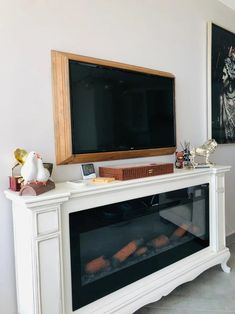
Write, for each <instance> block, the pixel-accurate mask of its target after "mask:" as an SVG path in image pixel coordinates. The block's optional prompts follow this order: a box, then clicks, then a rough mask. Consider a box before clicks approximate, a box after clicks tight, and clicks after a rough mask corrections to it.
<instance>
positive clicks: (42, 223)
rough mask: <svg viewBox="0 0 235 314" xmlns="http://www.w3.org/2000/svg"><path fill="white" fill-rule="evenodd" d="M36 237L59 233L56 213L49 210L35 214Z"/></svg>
mask: <svg viewBox="0 0 235 314" xmlns="http://www.w3.org/2000/svg"><path fill="white" fill-rule="evenodd" d="M36 215H37V217H36V225H37V236H42V235H45V234H48V233H53V232H57V231H59V218H58V211H57V210H56V209H55V210H49V211H45V212H39V213H36Z"/></svg>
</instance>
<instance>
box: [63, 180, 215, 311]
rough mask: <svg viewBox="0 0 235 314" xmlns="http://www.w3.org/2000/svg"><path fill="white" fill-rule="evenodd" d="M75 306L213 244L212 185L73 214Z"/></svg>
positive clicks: (78, 306) (72, 270) (72, 257)
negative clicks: (211, 237) (210, 189)
mask: <svg viewBox="0 0 235 314" xmlns="http://www.w3.org/2000/svg"><path fill="white" fill-rule="evenodd" d="M69 224H70V251H71V277H72V303H73V310H76V309H78V308H80V307H82V306H84V305H86V304H88V303H90V302H92V301H94V300H96V299H99V298H101V297H103V296H104V295H107V294H109V293H111V292H113V291H115V290H117V289H119V288H121V287H123V286H125V285H128V284H130V283H132V282H134V281H136V280H138V279H140V278H143V277H145V276H147V275H149V274H151V273H153V272H155V271H157V270H159V269H161V268H164V267H166V266H168V265H170V264H172V263H174V262H176V261H178V260H180V259H182V258H184V257H186V256H188V255H191V254H192V253H195V252H197V251H199V250H201V249H203V248H205V247H207V246H208V245H209V185H208V184H201V185H197V186H192V187H188V188H184V189H180V190H176V191H172V192H165V193H160V194H153V195H150V196H145V197H140V198H136V199H132V200H128V201H124V202H118V203H114V204H109V205H105V206H99V207H96V208H92V209H89V210H85V211H78V212H75V213H71V214H70V215H69Z"/></svg>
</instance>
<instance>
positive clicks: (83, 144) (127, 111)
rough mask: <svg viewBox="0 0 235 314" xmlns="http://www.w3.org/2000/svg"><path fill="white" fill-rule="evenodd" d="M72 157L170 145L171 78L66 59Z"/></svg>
mask: <svg viewBox="0 0 235 314" xmlns="http://www.w3.org/2000/svg"><path fill="white" fill-rule="evenodd" d="M69 79H70V102H71V127H72V150H73V154H83V153H98V152H112V151H128V150H142V149H150V148H162V147H174V146H175V144H176V143H175V112H174V78H172V77H163V76H159V75H153V74H147V73H142V72H136V71H131V70H124V69H118V68H113V67H109V66H103V65H98V64H97V65H96V64H90V63H85V62H80V61H74V60H70V61H69Z"/></svg>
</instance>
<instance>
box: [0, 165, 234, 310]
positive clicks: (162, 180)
mask: <svg viewBox="0 0 235 314" xmlns="http://www.w3.org/2000/svg"><path fill="white" fill-rule="evenodd" d="M229 170H230V167H229V166H216V167H214V168H205V169H195V170H175V172H174V173H172V174H167V175H161V176H155V177H148V178H142V179H135V180H128V181H122V182H120V181H115V182H112V183H109V184H92V183H88V184H86V185H83V186H81V185H78V186H76V184H71V183H68V182H67V183H58V184H56V188H55V189H54V190H52V191H49V192H47V193H44V194H42V195H40V196H19V195H18V193H16V192H12V191H5V195H6V197H7V198H8V199H10V200H11V201H12V210H13V225H14V242H15V266H16V281H17V300H18V313H20V314H82V313H87V314H91V313H96V314H105V313H110V314H111V313H119V314H125V313H129V314H130V313H133V312H134V311H136V310H137V309H138V308H140V307H142V306H144V305H145V304H148V303H150V302H154V301H157V300H159V299H160V298H161V297H162V296H165V295H167V294H169V293H170V292H171V291H172V290H173V289H175V288H176V287H177V286H179V285H180V284H182V283H184V282H187V281H190V280H192V279H194V278H195V277H197V276H198V275H199V274H200V273H202V272H203V271H205V270H206V269H208V268H210V267H212V266H214V265H216V264H221V266H222V269H223V271H225V272H229V271H230V268H229V267H228V266H227V264H226V263H227V261H228V259H229V257H230V252H229V250H228V248H226V246H225V180H224V176H225V172H227V171H229ZM204 183H209V186H210V189H209V199H210V200H209V207H210V209H209V210H210V212H209V217H210V221H209V224H210V245H209V247H207V248H205V249H203V250H201V251H199V252H197V253H194V254H192V255H190V256H188V257H186V258H184V259H182V260H180V261H178V262H176V263H173V264H171V265H170V266H167V267H165V268H163V269H161V270H159V271H157V272H155V273H153V274H151V275H148V276H146V277H144V278H143V279H140V280H138V281H136V282H134V283H132V284H130V285H127V286H125V287H123V288H121V289H119V290H117V291H116V292H113V293H111V294H109V295H107V296H105V297H103V298H101V299H99V300H97V301H95V302H92V303H90V304H88V305H86V306H84V307H82V308H80V309H79V310H76V311H72V298H71V275H70V274H71V271H70V243H69V214H70V213H72V212H76V211H80V210H86V209H89V208H93V207H96V206H102V205H105V204H111V203H115V202H120V201H124V200H129V199H134V198H138V197H143V196H147V195H152V194H158V193H162V192H167V191H173V190H177V189H182V188H186V187H189V186H194V185H199V184H204Z"/></svg>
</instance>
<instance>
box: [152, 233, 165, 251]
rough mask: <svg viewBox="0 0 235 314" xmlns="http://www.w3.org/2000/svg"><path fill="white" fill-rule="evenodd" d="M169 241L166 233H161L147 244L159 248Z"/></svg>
mask: <svg viewBox="0 0 235 314" xmlns="http://www.w3.org/2000/svg"><path fill="white" fill-rule="evenodd" d="M169 242H170V241H169V238H168V237H167V236H166V235H164V234H161V235H160V236H158V237H157V238H154V239H152V240H151V241H149V242H148V245H149V246H151V247H154V248H155V249H160V248H161V247H163V246H166V245H168V244H169Z"/></svg>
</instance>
